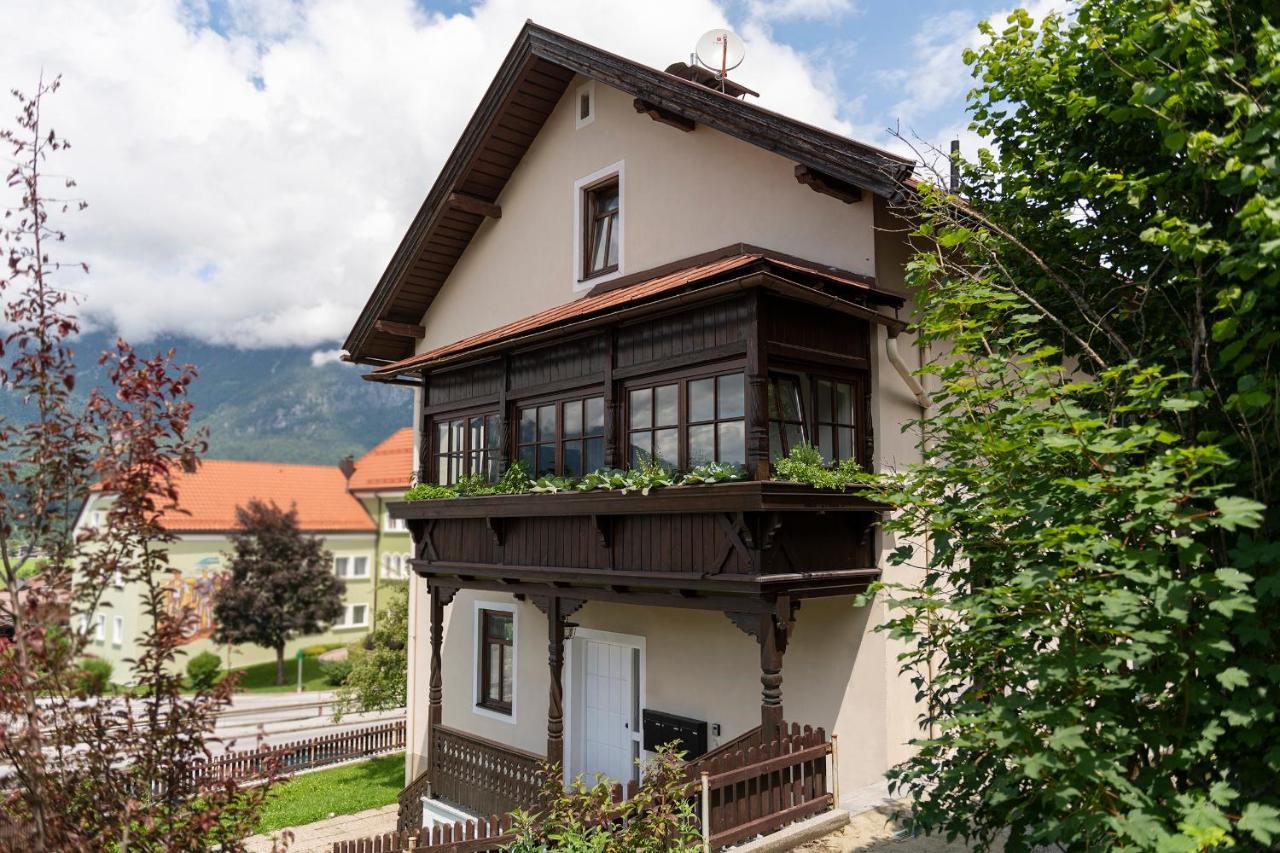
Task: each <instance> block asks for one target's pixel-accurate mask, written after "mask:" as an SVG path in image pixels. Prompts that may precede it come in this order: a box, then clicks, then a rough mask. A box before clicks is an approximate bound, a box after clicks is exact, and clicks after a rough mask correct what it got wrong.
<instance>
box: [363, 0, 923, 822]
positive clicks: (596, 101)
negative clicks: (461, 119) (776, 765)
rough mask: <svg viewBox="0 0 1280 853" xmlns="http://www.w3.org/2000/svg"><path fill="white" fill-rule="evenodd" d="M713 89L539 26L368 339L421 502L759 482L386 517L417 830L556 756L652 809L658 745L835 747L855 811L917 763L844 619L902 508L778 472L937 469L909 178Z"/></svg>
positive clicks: (385, 287)
mask: <svg viewBox="0 0 1280 853" xmlns="http://www.w3.org/2000/svg"><path fill="white" fill-rule="evenodd" d="M437 82H438V83H441V84H445V85H447V82H448V81H437ZM721 88H722V87H721V85H720V83H719V82H718V81H717V80H716V79H715V77H714V75H711V74H709V73H708V72H705V71H699V70H696V69H692V68H690V67H688V66H687V65H685V64H683V63H677V64H675V65H673V66H671V67H669V68H668V69H667V70H666V71H659V70H656V69H653V68H649V67H646V66H643V65H640V64H638V63H635V62H632V61H630V60H627V59H624V58H622V57H619V56H616V55H613V54H610V53H608V52H605V51H603V50H600V49H598V48H596V47H593V46H591V45H588V44H584V43H582V42H579V41H576V40H574V39H571V38H568V37H566V36H564V35H561V34H559V33H556V32H553V31H550V30H547V29H545V28H543V27H540V26H537V25H535V24H533V23H528V24H526V26H525V27H524V28H523V29H522V31H521V32H520V34H519V36H518V38H517V39H516V41H515V44H514V45H513V47H512V48H511V51H510V53H509V54H508V55H507V57H506V58H505V60H504V61H503V63H502V65H501V67H500V68H499V70H498V73H497V75H496V76H495V78H494V80H493V83H492V84H491V85H490V87H489V89H488V91H487V92H486V93H485V95H484V98H483V100H482V101H481V103H480V105H479V107H478V108H477V109H476V112H475V114H474V116H473V117H472V119H471V121H470V123H469V124H468V125H467V126H466V129H465V130H464V131H463V134H462V137H461V139H460V140H459V142H458V144H457V146H456V147H455V149H454V150H453V152H452V154H451V155H450V157H449V158H448V160H447V161H446V162H445V164H444V166H443V168H442V170H441V173H440V176H439V177H438V179H437V180H436V182H435V184H434V186H433V187H432V188H431V190H430V192H429V193H428V195H427V197H426V200H425V202H424V203H423V205H422V207H421V209H420V210H419V212H418V213H417V215H416V216H415V217H414V219H413V222H412V224H411V225H410V227H409V230H408V231H407V232H406V234H405V236H404V238H403V240H402V241H401V242H400V244H399V246H398V248H397V249H396V250H395V253H394V254H393V256H392V258H391V260H390V263H389V264H388V266H387V268H386V271H385V273H384V274H383V276H382V278H381V280H380V281H379V282H378V283H377V285H376V288H375V290H374V291H373V293H372V295H371V296H370V298H369V300H368V302H367V304H366V306H365V307H364V309H363V310H362V312H361V313H360V315H359V317H358V319H357V320H356V322H355V325H354V327H353V329H352V331H351V333H350V335H349V336H348V338H347V340H346V343H345V349H346V350H347V351H348V353H349V358H350V359H351V360H353V361H355V362H358V363H361V364H364V365H368V366H370V367H371V368H372V369H371V371H370V373H369V375H368V376H366V378H367V379H370V380H373V381H383V382H391V383H395V384H398V385H403V386H406V387H408V388H412V389H413V397H414V403H413V405H414V408H415V416H414V422H415V425H416V429H417V447H418V477H419V480H420V481H422V482H435V483H450V482H453V481H455V480H456V479H457V478H458V477H460V476H463V475H474V474H482V475H485V476H488V477H494V476H496V475H497V474H498V473H499V472H501V471H503V470H505V468H506V466H508V465H509V464H510V463H511V462H512V460H516V459H523V460H525V461H526V462H527V463H528V464H530V466H531V467H532V468H533V469H534V470H535V471H536V472H538V473H554V474H558V475H564V476H580V475H581V474H583V473H584V472H586V471H590V470H592V469H594V468H597V467H622V468H625V467H627V466H629V465H633V464H634V463H635V462H636V461H637V460H640V459H645V458H653V459H657V460H659V461H661V462H662V463H663V464H665V465H668V466H669V467H672V468H674V469H678V470H681V471H687V470H689V469H690V468H692V467H694V466H696V465H698V464H700V463H704V462H709V461H718V462H722V463H732V464H737V465H741V466H742V467H743V468H745V469H746V472H747V477H748V479H747V480H745V481H743V482H727V483H719V484H713V485H703V486H680V487H673V488H667V489H662V490H657V491H654V492H652V493H650V494H647V495H638V494H625V495H624V494H620V493H618V492H601V491H597V492H588V493H573V492H570V493H565V494H553V495H545V494H526V495H495V496H487V497H467V498H455V499H446V500H429V501H416V502H404V503H393V504H392V505H391V506H390V511H391V513H392V514H393V515H394V516H395V517H398V518H404V519H405V520H406V521H407V523H408V525H409V527H410V530H411V531H412V532H413V534H414V542H415V549H416V550H415V557H414V559H413V560H411V566H412V568H413V576H412V578H411V581H410V588H411V597H410V633H409V651H410V673H409V696H408V715H409V725H410V746H409V750H408V755H407V762H406V781H407V782H408V783H409V785H408V787H407V788H406V792H405V795H404V796H403V797H402V800H401V806H402V813H401V814H402V824H405V825H410V824H416V823H418V822H419V821H420V820H422V819H426V820H428V821H430V820H433V819H438V818H440V817H441V816H442V815H449V814H453V812H451V811H450V809H454V808H458V807H461V808H462V809H464V810H467V811H470V812H473V813H480V814H488V813H491V812H493V811H497V810H499V809H505V808H511V807H512V806H514V805H519V804H520V802H521V801H522V799H521V798H522V797H527V796H528V795H529V787H528V780H529V779H530V778H531V775H532V767H534V766H535V765H536V763H537V762H538V761H539V760H541V759H543V758H545V759H549V760H551V761H560V762H563V766H564V770H565V774H566V776H567V777H572V776H576V775H577V774H585V775H586V776H587V777H588V778H590V777H591V776H592V775H593V774H597V773H599V774H604V775H605V776H607V777H609V778H612V779H616V780H620V781H627V780H634V779H635V778H636V776H637V774H638V770H637V769H636V766H635V762H636V760H637V759H641V758H644V757H645V756H647V755H648V754H650V752H651V750H652V748H653V747H654V746H655V745H656V744H657V743H660V742H664V740H665V739H668V738H665V734H671V733H676V734H679V735H680V737H681V739H682V741H683V743H684V744H685V745H686V747H688V748H689V749H690V750H691V751H692V752H693V753H694V754H696V753H697V752H700V751H702V750H703V749H704V748H705V749H706V750H707V751H709V752H711V753H715V752H716V751H717V750H720V751H722V752H723V751H724V750H725V749H727V748H728V747H731V746H734V745H740V744H743V743H748V742H753V741H754V742H760V741H762V740H763V741H766V742H767V741H768V740H769V739H770V738H771V737H772V736H773V735H774V733H776V732H777V731H778V730H779V729H778V727H779V724H780V723H782V722H794V723H800V724H807V725H812V726H815V727H819V726H820V727H823V728H824V729H825V731H826V732H828V733H834V734H838V735H840V736H841V741H840V743H841V750H840V759H839V767H838V782H839V785H840V790H841V791H842V792H844V793H845V795H846V796H848V795H852V794H853V793H854V792H856V791H858V790H859V789H862V788H866V787H867V786H870V787H871V788H875V787H876V786H877V784H878V783H879V782H880V780H881V779H882V774H883V772H884V770H885V769H886V768H887V767H889V766H890V765H892V764H894V763H895V762H897V761H899V760H901V759H902V758H904V757H905V756H907V755H908V754H909V752H908V750H909V747H908V745H907V743H908V740H909V739H910V738H912V737H913V736H915V735H917V734H918V729H917V726H916V719H917V715H918V711H919V709H918V708H917V706H916V704H915V701H914V698H913V693H914V691H913V688H912V687H911V685H910V684H909V683H908V682H907V681H906V680H905V679H904V678H902V677H900V676H899V674H898V664H897V661H896V655H897V653H898V651H899V650H900V649H899V647H898V646H897V645H896V644H895V642H894V641H892V640H890V639H888V638H886V637H885V636H884V635H882V634H879V633H875V632H874V631H873V630H872V628H873V626H874V624H875V623H876V622H877V621H878V620H879V619H880V618H881V615H882V605H880V604H878V603H875V604H872V605H869V606H863V607H857V606H855V604H854V596H855V594H857V593H859V592H861V591H863V590H865V589H866V587H867V586H868V584H870V583H871V582H872V581H874V580H876V579H877V578H881V577H884V576H886V575H890V574H891V573H892V572H894V571H901V570H895V569H890V568H889V567H887V564H886V561H885V555H886V553H887V552H888V551H889V550H891V549H892V548H894V547H895V543H893V542H892V541H887V540H886V539H885V537H884V536H883V535H882V534H881V532H880V531H879V529H878V528H877V525H876V521H877V519H878V518H879V515H880V513H881V512H883V511H884V509H885V508H884V507H882V506H878V505H876V504H873V503H871V502H870V501H868V500H866V499H865V498H863V497H862V496H860V495H859V494H857V493H856V492H819V491H816V490H814V489H812V488H811V487H809V486H806V485H801V484H796V483H783V482H778V481H775V480H772V479H771V467H770V466H771V461H772V460H774V459H776V458H778V456H779V455H781V454H785V453H787V452H788V451H789V449H790V448H791V447H794V446H795V445H797V444H799V443H800V442H808V443H812V444H813V445H815V446H817V447H818V448H820V449H821V451H822V452H823V454H824V456H825V457H826V458H827V459H828V460H836V459H854V460H856V461H857V462H858V463H859V464H861V465H862V466H865V467H866V468H868V469H883V468H887V467H890V466H901V465H904V464H908V463H911V462H914V461H917V460H918V459H919V453H918V452H917V448H916V442H917V441H918V435H913V434H911V433H910V432H906V431H904V429H903V427H904V425H905V424H907V423H908V422H909V421H911V420H912V419H913V418H917V417H919V415H920V413H921V405H922V404H921V402H920V397H918V396H917V394H915V393H913V390H912V388H913V387H915V388H916V390H917V391H918V386H913V385H912V382H913V380H908V378H907V373H908V370H909V366H908V364H907V360H908V359H909V360H911V362H912V363H913V364H918V363H919V362H918V358H919V354H918V353H917V352H916V349H915V346H914V344H913V342H912V338H911V335H910V333H909V331H908V329H907V324H906V323H905V322H904V318H906V317H908V316H909V315H910V305H909V304H908V302H907V298H906V296H905V295H904V290H903V276H904V264H905V261H906V258H907V256H908V248H907V246H906V243H905V238H904V237H903V231H902V224H901V222H900V221H898V220H896V219H895V215H894V213H893V208H892V203H891V202H892V201H893V200H894V199H896V198H897V197H898V196H899V193H900V192H901V190H900V188H901V186H902V181H904V180H905V179H907V178H908V177H909V175H910V172H911V169H912V166H911V164H910V162H909V161H907V160H904V159H902V158H900V157H898V156H896V155H893V154H890V153H886V152H885V151H882V150H880V149H877V148H874V147H872V146H869V145H864V144H862V143H859V142H856V141H854V140H851V139H847V138H844V137H842V136H839V135H837V134H834V133H830V132H828V131H825V130H821V129H818V128H815V127H812V126H810V125H807V124H805V123H803V122H800V121H796V120H794V119H791V118H788V117H786V116H783V115H780V114H777V113H775V112H771V111H769V110H766V109H762V108H760V107H759V106H757V105H756V104H754V103H753V102H752V101H751V100H749V99H748V97H747V96H748V95H749V94H750V93H749V90H747V89H745V87H742V86H740V85H738V84H736V83H735V82H733V81H727V82H726V83H725V85H724V86H723V89H724V91H721ZM704 739H705V742H704ZM824 796H825V794H824ZM424 797H425V798H426V801H425V809H426V813H425V815H422V814H421V813H420V812H419V808H422V807H424V806H423V805H422V801H423V798H424Z"/></svg>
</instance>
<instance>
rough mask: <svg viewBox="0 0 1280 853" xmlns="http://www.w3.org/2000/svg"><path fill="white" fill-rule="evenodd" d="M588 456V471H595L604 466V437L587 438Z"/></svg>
mask: <svg viewBox="0 0 1280 853" xmlns="http://www.w3.org/2000/svg"><path fill="white" fill-rule="evenodd" d="M586 444H587V458H586V468H587V470H588V471H595V470H598V469H600V468H603V467H604V439H603V438H588V439H587V442H586Z"/></svg>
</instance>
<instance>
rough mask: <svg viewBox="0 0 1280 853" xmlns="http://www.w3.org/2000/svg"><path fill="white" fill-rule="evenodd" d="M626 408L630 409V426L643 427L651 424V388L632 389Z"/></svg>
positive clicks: (634, 427) (633, 427)
mask: <svg viewBox="0 0 1280 853" xmlns="http://www.w3.org/2000/svg"><path fill="white" fill-rule="evenodd" d="M628 408H629V409H630V410H631V428H632V429H644V428H645V427H649V426H653V390H652V389H650V388H642V389H640V390H639V391H632V392H631V395H630V402H629V405H628Z"/></svg>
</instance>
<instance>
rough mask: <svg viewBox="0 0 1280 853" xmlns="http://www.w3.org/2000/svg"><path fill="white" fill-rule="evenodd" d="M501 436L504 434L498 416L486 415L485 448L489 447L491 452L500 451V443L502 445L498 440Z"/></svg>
mask: <svg viewBox="0 0 1280 853" xmlns="http://www.w3.org/2000/svg"><path fill="white" fill-rule="evenodd" d="M501 434H502V432H501V428H500V427H499V426H498V416H497V415H485V418H484V439H485V444H484V446H485V447H487V448H489V449H490V450H497V449H498V445H499V443H500V442H499V441H498V438H499V436H500V435H501Z"/></svg>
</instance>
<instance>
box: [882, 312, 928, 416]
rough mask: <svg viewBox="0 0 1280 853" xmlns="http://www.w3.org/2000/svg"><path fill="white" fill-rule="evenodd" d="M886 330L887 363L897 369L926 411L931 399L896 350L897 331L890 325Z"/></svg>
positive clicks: (885, 351) (885, 352)
mask: <svg viewBox="0 0 1280 853" xmlns="http://www.w3.org/2000/svg"><path fill="white" fill-rule="evenodd" d="M886 331H887V332H888V335H887V336H886V337H885V339H884V354H885V355H886V356H888V358H889V363H890V364H892V365H893V369H894V370H896V371H898V375H899V376H901V377H902V381H903V383H904V384H905V385H906V386H907V389H908V390H910V391H911V395H912V396H913V397H915V398H916V402H917V403H919V404H920V408H922V409H924V410H925V411H926V412H928V410H929V408H930V407H931V406H933V401H932V400H930V399H929V395H928V394H926V393H925V390H924V388H923V386H921V385H920V382H919V381H918V380H917V379H916V378H915V377H914V376H912V375H911V369H910V368H909V367H907V364H906V362H904V361H903V360H902V355H901V354H900V353H899V352H898V333H897V332H896V331H895V330H894V329H893V328H892V327H890V328H888V329H887V330H886Z"/></svg>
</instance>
